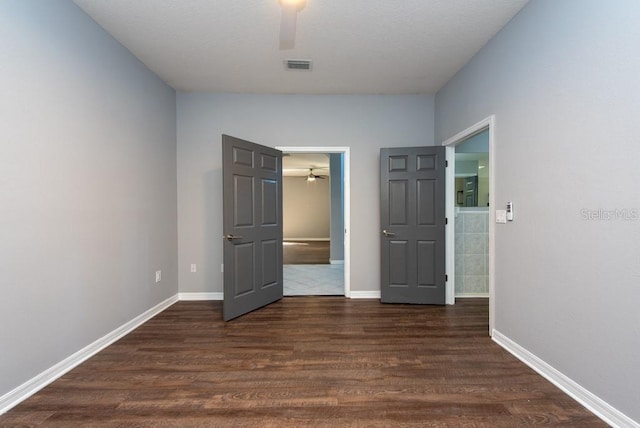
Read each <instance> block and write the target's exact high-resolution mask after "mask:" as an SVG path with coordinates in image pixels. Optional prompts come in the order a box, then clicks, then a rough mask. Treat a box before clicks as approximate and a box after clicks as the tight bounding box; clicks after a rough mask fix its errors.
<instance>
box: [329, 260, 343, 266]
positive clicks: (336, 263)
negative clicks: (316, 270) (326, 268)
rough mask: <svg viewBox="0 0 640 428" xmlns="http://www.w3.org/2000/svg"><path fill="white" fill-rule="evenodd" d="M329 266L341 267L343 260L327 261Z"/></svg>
mask: <svg viewBox="0 0 640 428" xmlns="http://www.w3.org/2000/svg"><path fill="white" fill-rule="evenodd" d="M329 264H332V265H343V264H344V260H329Z"/></svg>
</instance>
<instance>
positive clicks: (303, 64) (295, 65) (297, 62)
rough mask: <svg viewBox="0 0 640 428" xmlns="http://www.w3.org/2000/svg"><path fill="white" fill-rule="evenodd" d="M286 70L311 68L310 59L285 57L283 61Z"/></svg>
mask: <svg viewBox="0 0 640 428" xmlns="http://www.w3.org/2000/svg"><path fill="white" fill-rule="evenodd" d="M284 66H285V68H286V69H287V70H307V71H310V70H311V60H308V59H287V60H285V62H284Z"/></svg>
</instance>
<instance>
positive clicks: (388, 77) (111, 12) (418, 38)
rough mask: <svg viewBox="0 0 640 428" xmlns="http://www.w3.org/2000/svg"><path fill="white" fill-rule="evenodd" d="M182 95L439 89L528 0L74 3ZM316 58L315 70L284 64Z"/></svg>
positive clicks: (102, 0)
mask: <svg viewBox="0 0 640 428" xmlns="http://www.w3.org/2000/svg"><path fill="white" fill-rule="evenodd" d="M74 1H75V3H76V4H77V5H78V6H80V7H81V8H82V9H83V10H84V11H85V12H86V13H87V14H88V15H89V16H91V17H92V18H93V19H94V20H95V21H96V22H97V23H98V24H100V25H101V26H102V27H104V28H105V29H106V30H107V31H108V32H109V33H110V34H112V35H113V36H114V37H115V38H116V39H117V40H119V41H120V42H121V43H122V44H123V45H124V46H125V47H127V48H128V49H129V50H130V51H131V52H132V53H133V54H134V55H135V56H136V57H138V58H139V59H140V60H141V61H142V62H143V63H145V64H146V65H147V67H149V68H150V69H151V70H152V71H154V72H155V73H156V74H157V75H158V76H160V77H161V78H162V79H163V80H164V81H165V82H166V83H167V84H169V85H171V86H172V87H173V88H175V89H176V90H178V91H210V92H239V93H296V94H435V93H436V92H437V91H438V89H440V88H441V87H442V86H443V85H444V84H445V83H446V82H447V81H448V80H449V79H450V78H451V77H452V76H453V75H454V74H455V73H456V72H457V71H458V70H460V68H462V67H463V66H464V65H465V64H466V63H467V61H469V59H471V57H472V56H473V55H474V54H475V53H476V52H477V51H478V50H479V49H480V48H481V47H482V46H483V45H484V44H485V43H486V42H487V41H488V40H489V39H490V38H491V37H492V36H493V35H494V34H496V33H497V32H498V31H499V30H500V29H501V28H502V27H503V26H504V25H505V24H506V23H507V22H508V21H509V20H510V19H511V18H512V17H513V16H514V15H515V14H516V13H517V12H518V11H519V10H520V9H521V8H522V7H523V6H524V5H525V3H526V2H527V0H349V1H346V0H307V5H306V6H305V7H304V8H303V9H302V10H301V11H300V12H299V13H298V17H297V30H296V36H295V47H294V48H293V49H280V43H279V31H280V19H281V8H280V5H279V2H278V0H74ZM285 59H310V60H312V61H313V65H312V70H311V71H300V70H296V71H290V70H285V67H284V65H283V62H284V60H285Z"/></svg>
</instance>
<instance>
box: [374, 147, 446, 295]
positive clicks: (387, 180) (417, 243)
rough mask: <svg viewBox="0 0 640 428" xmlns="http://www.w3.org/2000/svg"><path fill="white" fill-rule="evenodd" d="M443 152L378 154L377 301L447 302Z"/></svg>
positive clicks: (407, 150)
mask: <svg viewBox="0 0 640 428" xmlns="http://www.w3.org/2000/svg"><path fill="white" fill-rule="evenodd" d="M445 167H446V164H445V150H444V148H443V147H410V148H393V149H382V150H381V151H380V193H381V194H380V198H381V201H380V202H381V210H380V212H381V224H382V229H383V233H382V238H381V239H382V241H381V249H382V260H381V264H382V279H381V297H382V301H383V302H385V303H417V304H444V303H445V290H446V287H445V239H444V238H445V202H444V201H445V192H444V190H445V188H444V186H445Z"/></svg>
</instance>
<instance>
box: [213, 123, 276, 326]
mask: <svg viewBox="0 0 640 428" xmlns="http://www.w3.org/2000/svg"><path fill="white" fill-rule="evenodd" d="M222 160H223V165H222V184H223V187H224V190H223V231H224V236H223V240H224V275H223V277H224V280H223V281H224V300H223V310H222V316H223V319H224V320H225V321H228V320H230V319H233V318H236V317H238V316H240V315H243V314H246V313H248V312H251V311H253V310H255V309H257V308H260V307H262V306H265V305H268V304H269V303H273V302H275V301H277V300H280V299H281V298H282V293H283V286H282V152H280V151H279V150H276V149H273V148H271V147H265V146H261V145H259V144H254V143H251V142H248V141H244V140H240V139H238V138H234V137H231V136H228V135H223V136H222Z"/></svg>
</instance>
